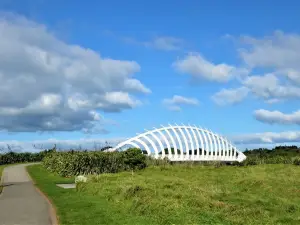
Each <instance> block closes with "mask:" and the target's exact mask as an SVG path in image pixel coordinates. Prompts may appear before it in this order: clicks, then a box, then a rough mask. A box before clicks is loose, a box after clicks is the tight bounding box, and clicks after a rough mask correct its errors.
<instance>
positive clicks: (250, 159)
mask: <svg viewBox="0 0 300 225" xmlns="http://www.w3.org/2000/svg"><path fill="white" fill-rule="evenodd" d="M260 164H294V165H300V156H294V157H291V156H263V157H261V156H247V159H246V160H245V161H243V162H240V163H234V165H239V166H250V165H260Z"/></svg>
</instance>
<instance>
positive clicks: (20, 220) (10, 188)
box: [0, 164, 51, 225]
mask: <svg viewBox="0 0 300 225" xmlns="http://www.w3.org/2000/svg"><path fill="white" fill-rule="evenodd" d="M26 165H29V164H26ZM26 165H24V164H22V165H15V166H8V167H6V168H4V171H3V174H2V175H3V180H2V181H3V183H2V185H4V188H3V190H2V194H1V195H0V224H1V225H51V220H50V215H49V207H50V206H49V204H48V202H47V201H46V200H45V198H44V197H43V196H42V195H41V194H40V193H39V192H38V191H37V190H36V188H35V186H34V184H33V182H32V180H31V179H30V177H29V176H28V174H27V171H26V168H25V166H26Z"/></svg>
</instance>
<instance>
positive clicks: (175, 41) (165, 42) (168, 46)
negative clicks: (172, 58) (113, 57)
mask: <svg viewBox="0 0 300 225" xmlns="http://www.w3.org/2000/svg"><path fill="white" fill-rule="evenodd" d="M109 35H110V36H111V35H112V36H115V37H117V36H116V35H115V34H114V33H112V32H111V33H110V34H109ZM121 40H123V41H124V42H126V43H128V44H133V45H139V46H143V47H147V48H154V49H157V50H162V51H178V50H180V49H182V48H183V46H184V44H185V41H184V40H182V39H180V38H176V37H171V36H156V37H154V38H152V39H151V40H148V41H140V40H137V39H135V38H133V37H121Z"/></svg>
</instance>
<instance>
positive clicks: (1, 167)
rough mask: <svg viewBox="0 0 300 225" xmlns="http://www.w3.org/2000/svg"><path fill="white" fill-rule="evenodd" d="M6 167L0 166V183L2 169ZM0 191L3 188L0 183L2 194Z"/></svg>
mask: <svg viewBox="0 0 300 225" xmlns="http://www.w3.org/2000/svg"><path fill="white" fill-rule="evenodd" d="M5 166H6V165H1V166H0V182H1V176H2V172H3V169H4V167H5ZM2 189H3V187H2V186H1V183H0V193H1V192H2Z"/></svg>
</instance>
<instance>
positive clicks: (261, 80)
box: [243, 73, 300, 100]
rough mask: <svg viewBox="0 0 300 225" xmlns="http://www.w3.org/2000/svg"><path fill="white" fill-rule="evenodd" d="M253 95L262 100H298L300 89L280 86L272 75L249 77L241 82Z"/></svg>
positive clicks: (286, 85) (291, 86) (278, 81)
mask: <svg viewBox="0 0 300 225" xmlns="http://www.w3.org/2000/svg"><path fill="white" fill-rule="evenodd" d="M243 84H244V85H245V86H246V87H248V88H249V89H250V90H251V91H252V92H253V94H255V95H256V96H258V97H262V98H264V99H266V100H267V99H289V98H299V97H300V88H299V87H296V86H293V85H291V84H280V80H279V79H278V78H277V77H276V76H275V75H274V74H271V73H270V74H265V75H263V76H249V77H248V78H247V79H245V80H244V81H243Z"/></svg>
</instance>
